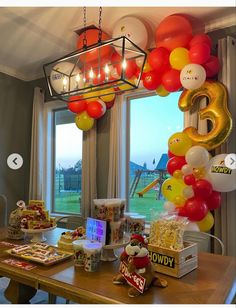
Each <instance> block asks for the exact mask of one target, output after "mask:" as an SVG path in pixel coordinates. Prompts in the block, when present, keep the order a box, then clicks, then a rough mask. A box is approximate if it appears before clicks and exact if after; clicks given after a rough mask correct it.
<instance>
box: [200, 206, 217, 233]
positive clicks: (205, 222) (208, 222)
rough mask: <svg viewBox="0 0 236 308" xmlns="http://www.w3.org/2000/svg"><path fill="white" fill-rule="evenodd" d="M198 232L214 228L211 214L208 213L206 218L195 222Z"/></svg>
mask: <svg viewBox="0 0 236 308" xmlns="http://www.w3.org/2000/svg"><path fill="white" fill-rule="evenodd" d="M196 223H197V225H198V227H199V229H200V231H202V232H207V231H209V230H210V229H211V228H212V227H213V226H214V217H213V216H212V214H211V212H210V211H209V212H208V213H207V214H206V216H205V217H204V218H203V219H202V220H200V221H196Z"/></svg>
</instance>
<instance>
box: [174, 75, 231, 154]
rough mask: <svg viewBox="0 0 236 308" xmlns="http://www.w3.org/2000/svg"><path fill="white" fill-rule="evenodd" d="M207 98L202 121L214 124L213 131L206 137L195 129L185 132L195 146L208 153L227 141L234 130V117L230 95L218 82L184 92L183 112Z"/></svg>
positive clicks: (201, 117)
mask: <svg viewBox="0 0 236 308" xmlns="http://www.w3.org/2000/svg"><path fill="white" fill-rule="evenodd" d="M202 97H207V98H208V100H209V104H208V106H207V107H206V108H203V109H202V110H200V111H199V112H198V113H199V116H200V119H201V120H204V119H207V120H210V121H211V122H212V126H213V127H212V129H211V131H210V132H209V133H207V134H206V135H200V134H199V133H198V131H197V129H196V128H195V127H192V126H189V127H187V128H186V129H185V130H184V132H185V133H186V134H187V135H188V136H189V137H190V138H191V140H192V141H193V144H197V145H200V146H202V147H204V148H206V149H207V150H208V151H209V150H212V149H215V148H217V147H218V146H220V145H221V144H222V143H224V142H225V141H226V139H227V138H228V137H229V135H230V132H231V130H232V125H233V123H232V117H231V114H230V112H229V110H228V107H227V101H228V95H227V90H226V88H225V86H224V85H223V84H222V83H220V82H217V81H206V82H205V83H204V84H203V85H202V86H201V87H200V88H198V89H195V90H184V91H183V93H182V94H181V96H180V98H179V108H180V110H181V111H188V110H190V109H191V107H192V106H193V105H194V104H195V103H196V101H197V100H198V99H199V98H202Z"/></svg>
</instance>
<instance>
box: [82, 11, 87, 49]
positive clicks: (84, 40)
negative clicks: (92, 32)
mask: <svg viewBox="0 0 236 308" xmlns="http://www.w3.org/2000/svg"><path fill="white" fill-rule="evenodd" d="M83 11H84V33H83V34H84V38H83V45H84V46H83V48H86V47H87V35H86V32H87V31H86V6H84V8H83Z"/></svg>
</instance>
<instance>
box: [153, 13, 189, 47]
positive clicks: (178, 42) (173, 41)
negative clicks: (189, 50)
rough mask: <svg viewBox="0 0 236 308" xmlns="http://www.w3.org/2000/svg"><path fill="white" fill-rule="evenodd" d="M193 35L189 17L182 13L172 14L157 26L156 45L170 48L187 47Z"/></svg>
mask: <svg viewBox="0 0 236 308" xmlns="http://www.w3.org/2000/svg"><path fill="white" fill-rule="evenodd" d="M192 37H193V34H192V26H191V24H190V22H189V21H188V19H186V18H185V17H183V16H181V15H170V16H168V17H166V18H165V19H164V20H162V21H161V23H160V24H159V26H158V27H157V30H156V47H165V48H166V49H168V50H173V49H175V48H177V47H187V46H188V43H189V42H190V40H191V39H192Z"/></svg>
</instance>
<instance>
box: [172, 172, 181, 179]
mask: <svg viewBox="0 0 236 308" xmlns="http://www.w3.org/2000/svg"><path fill="white" fill-rule="evenodd" d="M173 177H174V178H176V179H182V177H183V173H182V171H181V170H175V171H174V173H173Z"/></svg>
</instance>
